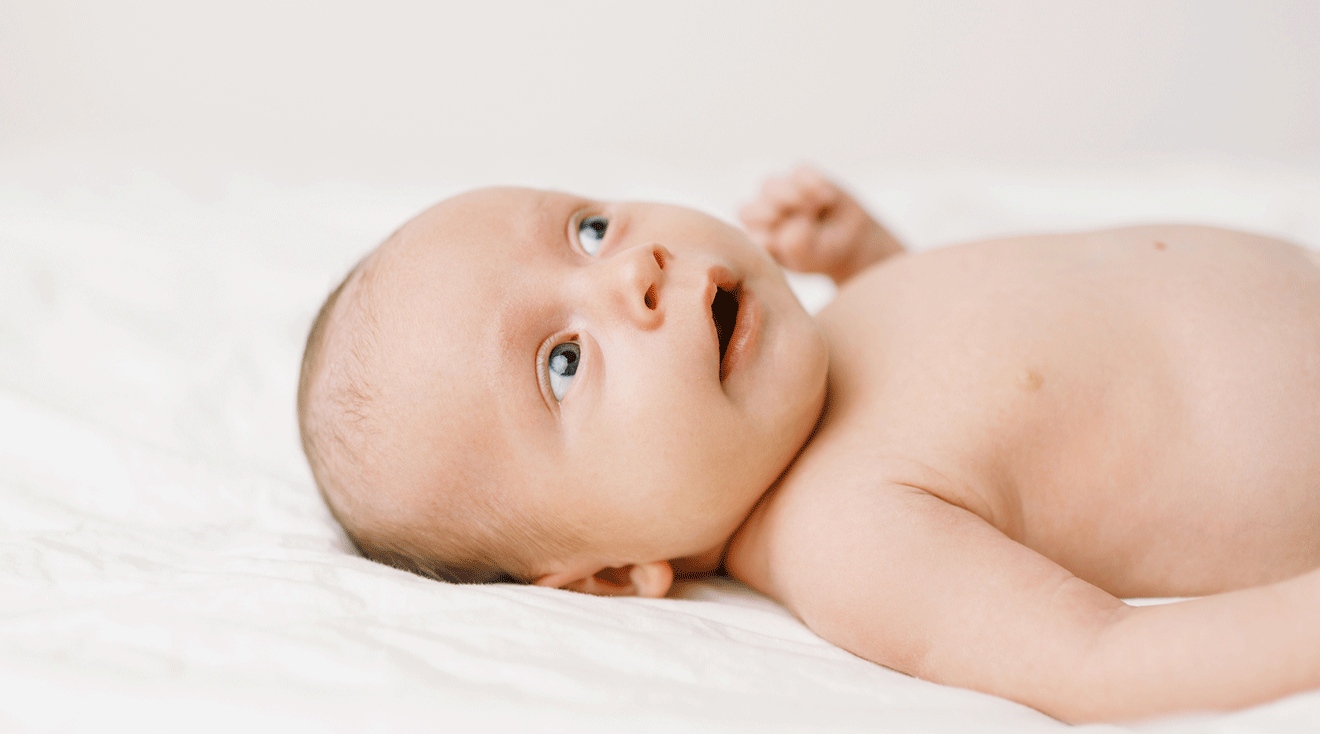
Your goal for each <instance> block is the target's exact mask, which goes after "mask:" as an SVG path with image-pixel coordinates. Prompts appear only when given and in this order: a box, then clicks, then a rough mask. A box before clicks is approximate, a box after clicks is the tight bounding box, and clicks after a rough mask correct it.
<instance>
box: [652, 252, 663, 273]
mask: <svg viewBox="0 0 1320 734" xmlns="http://www.w3.org/2000/svg"><path fill="white" fill-rule="evenodd" d="M651 256H652V257H654V258H655V264H656V265H659V266H660V269H661V270H664V269H665V255H664V253H663V252H660V248H658V247H657V248H656V249H654V250H651Z"/></svg>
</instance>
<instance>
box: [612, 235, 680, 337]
mask: <svg viewBox="0 0 1320 734" xmlns="http://www.w3.org/2000/svg"><path fill="white" fill-rule="evenodd" d="M671 258H672V256H671V255H670V253H669V251H668V250H666V249H665V248H664V246H663V245H659V244H651V245H638V246H637V247H634V248H632V249H630V250H627V251H625V252H621V253H619V254H617V255H615V256H614V257H613V258H612V260H613V262H611V263H610V265H611V266H612V270H613V272H612V273H611V282H612V288H611V290H612V293H613V296H614V300H615V301H616V302H615V303H614V304H613V305H614V307H615V308H617V309H618V311H619V312H620V313H622V315H623V316H624V317H625V318H627V319H628V320H629V321H632V322H633V323H635V324H637V325H638V326H640V327H642V328H644V329H653V328H655V327H657V326H659V325H660V324H661V322H663V321H664V308H663V304H662V299H663V297H664V290H665V280H666V278H665V263H666V262H668V261H669V260H670V259H671Z"/></svg>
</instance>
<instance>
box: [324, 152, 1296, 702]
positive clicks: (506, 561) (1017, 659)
mask: <svg viewBox="0 0 1320 734" xmlns="http://www.w3.org/2000/svg"><path fill="white" fill-rule="evenodd" d="M742 218H743V221H744V223H745V224H746V226H747V228H748V230H749V231H750V233H751V238H750V239H749V237H748V235H747V234H744V233H743V232H742V231H740V230H738V229H736V228H734V227H731V226H729V225H726V224H724V223H722V222H720V221H718V220H716V219H714V218H711V217H709V216H706V215H704V214H700V213H698V212H695V211H691V210H688V209H683V208H678V207H673V206H663V205H657V204H638V203H607V202H598V201H591V200H587V199H582V198H579V197H576V196H570V195H567V194H561V193H552V192H544V191H532V190H525V189H487V190H481V191H476V192H472V193H468V194H464V195H462V196H458V197H456V198H454V199H450V200H448V201H445V202H442V203H440V204H438V205H436V206H435V207H433V208H431V209H429V210H427V211H425V212H423V213H422V214H421V215H419V216H418V217H417V218H415V219H413V220H412V221H410V222H408V223H407V224H405V225H404V226H403V227H402V228H401V229H399V230H398V231H397V232H395V233H394V234H393V235H392V236H390V238H389V239H388V240H386V241H385V243H384V244H382V245H381V246H380V247H379V248H378V249H376V250H375V251H374V252H372V253H371V254H369V255H368V256H367V257H366V259H364V260H363V261H362V262H361V263H360V264H359V265H358V266H357V267H356V268H354V270H353V271H352V272H351V273H350V274H349V276H348V277H347V278H346V279H345V281H344V283H343V284H342V285H340V287H339V288H338V289H336V290H335V291H334V293H332V294H331V296H330V297H329V299H328V300H327V301H326V304H325V306H324V307H323V308H322V310H321V313H320V315H319V316H318V317H317V320H316V323H315V325H314V326H313V328H312V333H311V335H310V337H309V339H308V344H307V352H306V354H305V357H304V363H303V369H302V377H301V383H300V387H299V395H298V398H299V400H298V403H299V415H300V420H301V426H302V431H303V442H304V448H305V450H306V452H307V456H308V459H309V461H310V463H311V466H312V470H313V473H314V475H315V477H316V480H317V482H318V484H319V486H320V488H321V490H322V492H323V493H324V495H325V498H326V500H327V502H328V504H329V506H330V508H331V509H332V511H333V512H334V514H335V517H337V518H338V519H339V521H340V522H341V523H342V524H343V526H344V528H345V529H346V530H347V531H348V533H349V535H350V536H351V537H352V538H353V540H354V542H355V543H356V544H357V545H358V547H359V548H360V549H361V551H362V552H363V553H364V554H365V555H367V556H368V557H370V558H374V559H377V560H380V561H383V562H386V563H390V564H392V565H395V566H399V567H402V568H406V569H409V570H412V571H415V572H418V573H422V574H426V575H428V576H433V577H438V578H443V579H447V580H457V581H492V580H515V581H520V582H529V583H535V584H539V585H543V586H551V587H560V588H565V589H574V590H578V591H584V592H588V593H594V594H638V595H642V596H652V597H658V596H663V595H664V594H666V593H667V591H668V590H669V587H670V584H671V583H672V580H673V578H674V577H675V576H676V575H677V576H680V577H697V576H701V575H705V574H710V573H715V572H720V571H723V572H727V573H728V574H729V575H731V576H733V577H734V578H737V579H740V580H742V581H743V582H745V583H747V584H748V585H749V586H751V587H752V588H755V589H758V590H760V591H761V592H764V593H765V594H767V595H769V596H771V597H773V598H775V599H777V600H778V601H780V602H781V603H783V604H784V605H785V606H787V607H788V608H789V609H791V610H792V611H793V612H794V613H796V614H797V615H798V616H799V617H800V618H801V619H802V620H803V621H804V622H805V623H806V624H807V625H808V626H810V627H811V628H812V629H813V630H815V631H816V632H817V633H818V634H820V635H821V636H822V637H824V638H826V639H828V640H831V641H833V642H834V643H836V644H838V645H840V646H842V647H843V648H845V649H847V650H850V651H852V652H853V653H856V654H857V655H860V656H862V657H864V658H867V659H870V660H873V661H875V662H877V663H880V664H883V665H886V666H889V667H891V668H894V669H897V670H900V671H904V672H907V673H909V674H912V675H915V676H919V677H922V678H925V679H928V680H932V681H937V682H940V683H945V684H949V685H955V686H963V687H967V688H972V689H977V690H980V691H985V692H989V693H992V694H996V695H1000V696H1004V697H1007V698H1010V699H1013V700H1016V701H1020V702H1023V703H1025V704H1028V705H1030V706H1034V707H1036V708H1037V709H1040V710H1041V711H1044V712H1046V713H1048V714H1051V715H1053V716H1056V717H1058V718H1061V719H1064V720H1068V721H1090V720H1116V719H1131V718H1136V717H1143V716H1149V715H1154V714H1159V713H1163V712H1170V711H1178V710H1187V709H1206V708H1231V707H1241V706H1246V705H1250V704H1253V703H1258V702H1262V701H1267V700H1270V699H1273V698H1277V697H1279V696H1282V695H1285V694H1289V693H1293V692H1298V691H1303V690H1308V689H1314V688H1318V687H1320V624H1317V619H1320V267H1317V263H1316V261H1315V258H1314V257H1313V256H1311V255H1309V254H1308V253H1307V252H1306V251H1304V250H1302V249H1299V248H1298V247H1295V246H1293V245H1290V244H1286V243H1283V242H1279V241H1276V240H1272V239H1268V238H1265V237H1260V236H1256V235H1249V234H1243V233H1239V232H1231V231H1226V230H1220V229H1212V228H1208V227H1192V226H1147V227H1130V228H1125V229H1117V230H1110V231H1103V232H1089V233H1082V234H1067V235H1043V236H1030V237H1014V238H1007V239H1000V240H992V241H987V242H977V243H972V244H966V245H961V246H957V247H948V248H943V249H939V250H934V251H931V252H926V253H922V254H915V255H914V254H908V253H905V252H904V249H903V247H902V246H901V245H900V244H899V243H898V242H897V241H895V239H894V238H893V237H892V236H891V235H890V234H889V233H888V232H887V231H886V230H885V229H884V228H883V227H882V226H881V225H880V224H878V223H877V222H875V221H874V220H873V219H872V218H871V217H870V216H868V215H867V214H866V212H864V211H863V210H862V208H861V207H860V206H859V205H858V204H857V203H856V201H854V200H853V199H852V198H851V197H849V196H848V195H847V194H846V193H845V192H843V191H842V190H841V189H839V188H838V187H836V186H835V185H833V184H831V183H830V182H828V181H827V180H825V179H824V178H822V177H821V176H820V175H819V174H817V173H815V172H813V171H811V170H806V169H803V170H799V171H797V172H795V173H794V174H792V175H791V176H788V177H785V178H781V179H775V180H772V181H771V182H770V183H768V184H767V185H766V186H765V188H764V190H763V191H762V193H761V196H760V198H759V200H758V201H756V202H755V203H754V204H752V205H750V206H748V207H747V208H746V209H744V211H743V213H742ZM752 239H755V240H757V241H758V242H759V243H760V244H761V245H763V248H758V247H756V246H754V245H753V243H752V241H751V240H752ZM767 252H769V253H770V254H771V255H773V256H774V258H776V259H777V260H778V261H779V262H780V263H783V264H784V265H785V266H787V267H790V268H793V269H795V270H802V271H816V272H822V273H827V274H828V275H830V276H831V277H832V278H833V279H834V280H835V281H836V282H837V283H838V284H839V286H840V287H839V292H838V296H837V298H836V299H835V300H834V301H833V302H832V303H831V304H830V305H829V306H828V307H826V308H825V309H824V310H823V311H822V312H821V313H820V314H819V315H818V316H817V317H816V318H812V317H811V316H809V315H808V314H807V313H806V312H805V311H804V310H803V308H802V307H801V305H799V303H798V301H797V299H796V298H795V297H794V295H793V293H792V292H790V290H789V288H788V285H787V283H786V281H785V279H784V276H783V273H782V272H781V270H780V268H779V267H778V266H777V265H776V264H775V262H774V261H773V260H772V259H771V257H770V256H769V255H767V254H766V253H767ZM1167 596H1174V597H1203V598H1199V599H1194V600H1190V601H1185V602H1180V603H1176V604H1170V605H1164V606H1153V607H1130V606H1128V605H1126V604H1124V603H1123V602H1122V601H1120V600H1119V599H1120V598H1122V597H1167Z"/></svg>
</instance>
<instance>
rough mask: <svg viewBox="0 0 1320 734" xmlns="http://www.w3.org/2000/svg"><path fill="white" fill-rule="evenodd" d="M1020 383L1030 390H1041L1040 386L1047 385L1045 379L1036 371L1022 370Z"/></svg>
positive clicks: (1019, 378) (1019, 376) (1019, 377)
mask: <svg viewBox="0 0 1320 734" xmlns="http://www.w3.org/2000/svg"><path fill="white" fill-rule="evenodd" d="M1018 381H1020V382H1021V383H1022V387H1025V388H1026V389H1028V390H1039V389H1040V386H1041V385H1044V384H1045V377H1044V376H1043V375H1041V374H1040V373H1039V372H1037V371H1035V370H1022V374H1020V375H1018Z"/></svg>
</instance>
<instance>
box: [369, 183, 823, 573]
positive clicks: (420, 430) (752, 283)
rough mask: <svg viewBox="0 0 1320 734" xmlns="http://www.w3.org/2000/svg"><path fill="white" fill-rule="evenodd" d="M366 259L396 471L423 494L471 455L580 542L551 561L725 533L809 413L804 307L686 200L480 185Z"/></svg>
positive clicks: (648, 555)
mask: <svg viewBox="0 0 1320 734" xmlns="http://www.w3.org/2000/svg"><path fill="white" fill-rule="evenodd" d="M375 257H376V259H377V263H376V265H377V267H376V273H377V275H376V276H374V277H373V279H372V283H371V285H369V286H368V287H370V288H371V289H372V290H373V292H374V298H375V299H376V302H377V304H378V309H377V310H378V312H379V314H380V319H379V322H380V323H379V327H378V328H379V336H380V344H381V345H382V349H383V352H384V355H385V357H384V360H383V361H384V362H386V363H387V365H386V368H385V369H383V370H381V374H380V375H378V376H379V377H380V378H381V379H384V380H385V381H386V383H387V384H385V385H384V388H383V394H385V395H386V398H387V400H388V401H389V403H390V404H391V406H392V408H391V415H392V426H393V427H392V428H391V429H390V430H391V431H393V432H395V433H396V436H395V437H394V440H395V442H396V443H398V444H399V446H400V450H399V451H398V452H397V456H398V460H397V461H394V462H392V463H391V464H390V467H389V471H390V472H391V475H392V476H391V477H390V479H391V481H392V482H393V483H394V484H395V485H397V486H401V487H403V488H404V491H405V494H404V495H403V496H404V497H405V499H406V504H407V505H409V506H412V507H422V506H424V505H425V504H426V502H425V495H426V494H427V493H430V492H438V491H442V488H443V487H444V486H445V485H446V482H445V479H446V475H447V474H449V473H451V472H454V471H455V467H457V466H466V467H467V470H468V471H475V473H476V474H477V475H479V476H481V477H483V478H485V479H487V480H489V486H491V487H493V488H495V489H494V490H492V491H497V492H498V494H499V501H503V502H512V503H516V504H517V505H518V506H520V507H524V508H529V509H530V510H531V511H532V512H533V513H534V515H535V516H536V517H538V518H539V519H540V520H541V523H542V525H543V526H546V527H551V528H572V529H574V531H575V532H576V533H577V534H579V535H580V536H582V537H584V538H585V539H586V541H587V546H588V548H589V550H588V552H587V553H588V555H591V556H592V557H591V558H590V559H582V558H579V559H553V560H551V559H547V568H546V569H545V570H546V572H547V573H548V572H551V571H552V570H556V569H562V567H564V566H565V565H567V564H571V563H574V562H585V563H588V564H591V563H596V564H600V565H605V566H622V565H626V564H629V563H644V562H649V561H655V560H669V559H675V558H682V557H686V556H691V555H695V554H699V553H704V552H708V551H710V550H711V549H712V548H715V547H718V546H719V545H721V544H722V543H723V542H724V541H725V540H726V539H727V538H728V537H729V535H730V534H731V533H733V531H735V530H736V529H737V527H738V525H739V524H740V523H741V522H742V520H743V519H744V518H745V517H746V516H747V514H748V513H749V512H750V511H751V509H752V507H753V506H754V505H755V503H756V501H757V499H758V498H759V497H760V495H761V494H763V493H764V492H765V490H766V489H767V488H768V487H769V486H770V485H771V484H772V483H773V482H774V480H775V479H776V477H777V476H778V475H779V474H780V473H781V472H782V471H783V470H784V468H785V467H786V466H787V464H788V463H789V462H790V461H791V460H792V458H793V456H794V455H795V453H796V452H797V450H798V449H799V448H800V447H801V446H802V444H803V443H804V442H805V441H806V439H807V437H808V435H809V434H810V431H811V429H812V427H813V425H814V423H815V421H816V419H817V417H818V415H819V411H820V408H821V403H822V400H823V396H824V386H825V374H826V367H827V362H828V360H827V354H826V348H825V342H824V338H823V336H822V334H821V333H820V331H819V330H818V328H817V326H816V324H815V322H814V320H813V319H812V318H811V317H810V316H809V315H808V314H807V313H806V312H805V311H804V310H803V309H802V307H801V305H800V304H799V303H798V301H797V299H796V298H795V297H794V296H793V294H792V292H791V291H790V290H789V288H788V285H787V283H786V282H785V280H784V277H783V274H782V272H781V271H780V270H779V268H778V267H777V266H776V265H775V264H774V263H773V262H772V261H771V260H770V259H769V258H768V257H767V256H766V255H765V254H764V253H762V252H761V251H760V250H759V249H757V248H755V247H754V246H753V245H752V244H751V242H750V241H749V240H748V239H747V237H746V236H745V235H744V234H743V233H742V232H741V231H739V230H737V229H735V228H733V227H731V226H729V225H726V224H724V223H722V222H720V221H718V220H716V219H714V218H712V217H709V216H706V215H704V214H701V213H699V212H695V211H692V210H688V209H683V208H679V207H673V206H664V205H657V204H638V203H602V202H595V201H589V200H586V199H581V198H578V197H575V196H570V195H566V194H560V193H548V192H542V191H533V190H525V189H490V190H482V191H477V192H473V193H470V194H466V195H464V196H461V197H458V198H456V199H451V200H449V201H446V202H443V203H441V204H439V205H437V206H436V207H434V208H432V209H431V210H429V211H427V212H425V213H423V214H422V215H420V216H419V217H418V218H417V219H415V220H413V221H412V222H410V223H409V224H408V225H406V226H405V228H404V229H403V230H401V232H400V236H398V237H396V238H393V239H392V240H391V242H390V243H387V245H385V246H383V247H382V249H381V250H380V251H379V252H378V253H377V254H376V255H375ZM721 331H723V332H725V336H724V338H723V339H721V333H720V332H721ZM473 462H475V466H476V467H477V468H475V469H474V468H473V466H471V464H472V463H473Z"/></svg>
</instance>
